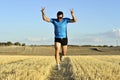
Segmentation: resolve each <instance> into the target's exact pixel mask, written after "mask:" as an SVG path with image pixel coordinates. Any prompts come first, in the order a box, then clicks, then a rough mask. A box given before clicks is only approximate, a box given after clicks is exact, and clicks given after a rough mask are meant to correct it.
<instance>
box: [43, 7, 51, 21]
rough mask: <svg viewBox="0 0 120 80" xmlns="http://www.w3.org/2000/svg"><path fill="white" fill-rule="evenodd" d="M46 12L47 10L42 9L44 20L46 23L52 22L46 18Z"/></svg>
mask: <svg viewBox="0 0 120 80" xmlns="http://www.w3.org/2000/svg"><path fill="white" fill-rule="evenodd" d="M44 10H45V8H42V9H41V12H42V18H43V20H44V21H46V22H50V19H49V18H47V17H46V16H45V12H44Z"/></svg>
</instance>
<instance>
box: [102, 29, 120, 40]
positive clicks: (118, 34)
mask: <svg viewBox="0 0 120 80" xmlns="http://www.w3.org/2000/svg"><path fill="white" fill-rule="evenodd" d="M102 35H103V36H106V37H108V38H120V29H113V30H111V31H108V32H105V33H102Z"/></svg>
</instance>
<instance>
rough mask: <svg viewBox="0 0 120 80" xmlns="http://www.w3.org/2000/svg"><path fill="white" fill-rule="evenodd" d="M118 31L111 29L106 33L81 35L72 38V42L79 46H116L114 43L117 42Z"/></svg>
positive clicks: (118, 37)
mask: <svg viewBox="0 0 120 80" xmlns="http://www.w3.org/2000/svg"><path fill="white" fill-rule="evenodd" d="M119 39H120V29H113V30H110V31H106V32H101V33H94V34H83V35H81V36H79V37H78V36H77V37H74V39H73V40H71V43H73V42H72V41H74V43H77V44H79V45H116V41H117V40H118V42H119Z"/></svg>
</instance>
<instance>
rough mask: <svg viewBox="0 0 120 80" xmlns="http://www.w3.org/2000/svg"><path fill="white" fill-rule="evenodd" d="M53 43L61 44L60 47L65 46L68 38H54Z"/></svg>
mask: <svg viewBox="0 0 120 80" xmlns="http://www.w3.org/2000/svg"><path fill="white" fill-rule="evenodd" d="M55 42H59V43H61V45H67V44H68V38H55Z"/></svg>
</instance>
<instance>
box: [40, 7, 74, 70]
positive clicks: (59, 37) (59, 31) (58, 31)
mask: <svg viewBox="0 0 120 80" xmlns="http://www.w3.org/2000/svg"><path fill="white" fill-rule="evenodd" d="M44 10H45V8H42V9H41V12H42V18H43V20H44V21H46V22H51V23H53V25H54V34H55V60H56V63H57V68H58V70H60V60H62V56H65V55H66V53H67V43H68V38H67V24H68V23H73V22H76V17H75V16H74V11H73V10H71V11H70V12H71V16H72V19H70V18H63V16H64V15H63V12H62V11H58V13H57V18H51V19H50V18H47V17H46V16H45V12H44ZM61 48H62V53H60V49H61Z"/></svg>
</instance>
